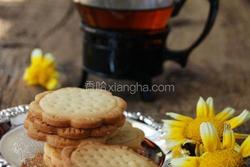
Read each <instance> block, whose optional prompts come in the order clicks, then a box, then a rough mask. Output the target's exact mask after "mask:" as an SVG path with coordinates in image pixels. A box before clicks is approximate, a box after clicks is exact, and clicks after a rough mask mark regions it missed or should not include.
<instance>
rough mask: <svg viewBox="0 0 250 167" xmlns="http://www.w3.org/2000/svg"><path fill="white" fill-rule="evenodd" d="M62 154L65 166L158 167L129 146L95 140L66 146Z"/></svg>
mask: <svg viewBox="0 0 250 167" xmlns="http://www.w3.org/2000/svg"><path fill="white" fill-rule="evenodd" d="M61 156H62V159H63V163H64V166H65V167H66V166H70V167H107V166H108V167H117V166H119V167H141V166H143V167H157V165H156V164H154V163H153V162H152V161H151V160H149V159H148V158H146V157H143V156H141V155H139V154H137V153H136V152H134V151H133V150H131V149H129V148H128V147H125V146H118V145H103V144H99V143H94V142H93V143H85V144H81V145H79V146H78V147H66V148H64V149H63V151H62V153H61Z"/></svg>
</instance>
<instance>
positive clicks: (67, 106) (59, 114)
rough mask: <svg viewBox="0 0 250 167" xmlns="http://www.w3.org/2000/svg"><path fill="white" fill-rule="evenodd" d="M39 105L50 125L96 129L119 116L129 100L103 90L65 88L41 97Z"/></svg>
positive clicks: (110, 122)
mask: <svg viewBox="0 0 250 167" xmlns="http://www.w3.org/2000/svg"><path fill="white" fill-rule="evenodd" d="M39 106H40V107H41V108H42V110H43V113H42V116H43V121H45V122H46V123H48V124H50V125H53V126H57V127H60V126H63V127H65V126H72V127H75V128H94V127H98V126H101V125H102V124H104V123H106V124H112V123H113V122H114V121H116V120H117V119H119V118H120V117H121V115H122V114H123V111H124V110H125V108H126V102H125V101H124V100H123V99H121V98H119V97H116V96H113V95H112V94H111V93H110V92H107V91H104V90H99V89H80V88H63V89H59V90H57V91H54V92H51V93H49V94H47V95H45V96H44V97H42V98H41V100H40V102H39Z"/></svg>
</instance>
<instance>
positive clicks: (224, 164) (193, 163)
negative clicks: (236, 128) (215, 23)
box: [171, 122, 250, 167]
mask: <svg viewBox="0 0 250 167" xmlns="http://www.w3.org/2000/svg"><path fill="white" fill-rule="evenodd" d="M200 134H201V139H202V142H203V144H204V151H205V152H204V153H203V154H202V155H201V156H200V157H182V158H175V159H173V160H172V161H171V166H172V167H243V166H244V165H245V163H244V158H246V157H249V156H250V136H248V137H247V139H246V140H245V141H244V142H243V143H242V145H241V146H240V148H238V145H237V144H236V143H235V137H234V133H233V131H232V129H231V128H230V125H226V126H225V128H224V132H223V141H222V143H221V142H220V140H219V136H218V132H217V130H216V127H215V126H214V124H213V123H210V122H204V123H202V124H201V126H200Z"/></svg>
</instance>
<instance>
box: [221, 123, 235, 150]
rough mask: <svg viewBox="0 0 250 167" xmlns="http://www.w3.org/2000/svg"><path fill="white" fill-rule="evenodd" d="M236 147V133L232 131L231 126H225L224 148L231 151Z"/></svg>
mask: <svg viewBox="0 0 250 167" xmlns="http://www.w3.org/2000/svg"><path fill="white" fill-rule="evenodd" d="M234 145H235V137H234V132H233V130H232V129H231V127H230V125H229V124H225V126H224V132H223V142H222V147H223V148H228V149H231V148H233V147H234Z"/></svg>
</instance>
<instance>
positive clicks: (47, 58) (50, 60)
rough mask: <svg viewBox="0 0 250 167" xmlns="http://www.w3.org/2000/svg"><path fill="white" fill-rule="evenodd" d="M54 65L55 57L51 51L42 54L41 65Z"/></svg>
mask: <svg viewBox="0 0 250 167" xmlns="http://www.w3.org/2000/svg"><path fill="white" fill-rule="evenodd" d="M54 65H55V58H54V56H53V55H52V54H51V53H46V54H45V55H44V60H43V66H44V67H48V66H54Z"/></svg>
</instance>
